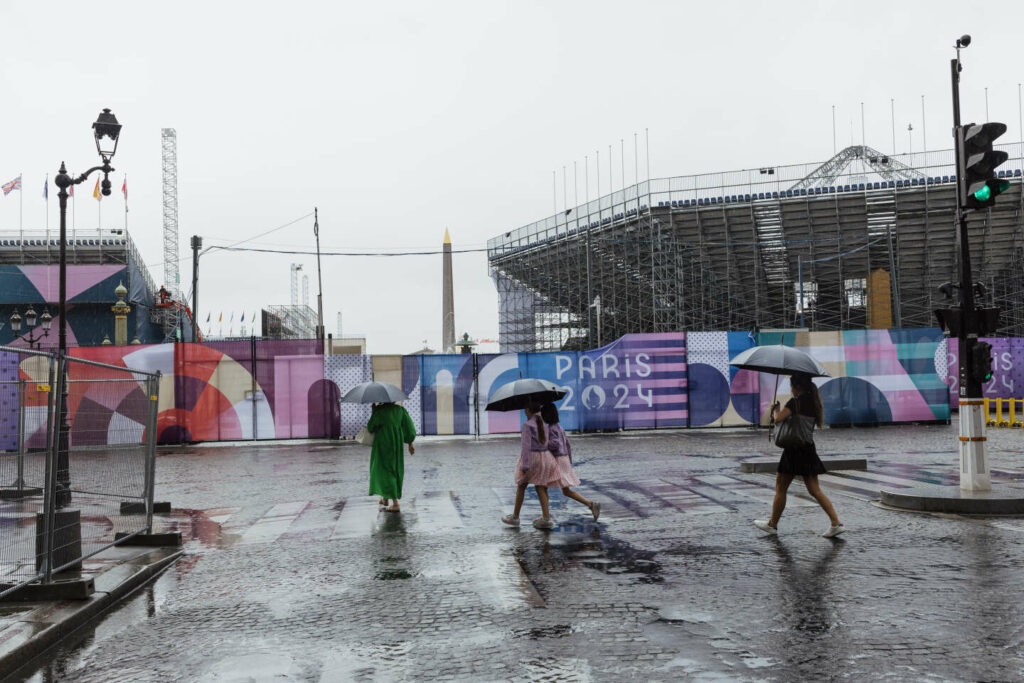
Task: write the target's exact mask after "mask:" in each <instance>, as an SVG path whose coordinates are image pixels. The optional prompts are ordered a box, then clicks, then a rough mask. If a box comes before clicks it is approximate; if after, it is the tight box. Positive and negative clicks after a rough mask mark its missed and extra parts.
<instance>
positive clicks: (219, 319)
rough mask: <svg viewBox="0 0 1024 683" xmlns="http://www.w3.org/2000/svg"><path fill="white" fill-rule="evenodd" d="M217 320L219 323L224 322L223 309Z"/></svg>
mask: <svg viewBox="0 0 1024 683" xmlns="http://www.w3.org/2000/svg"><path fill="white" fill-rule="evenodd" d="M217 322H219V323H222V322H224V311H221V312H220V315H218V316H217Z"/></svg>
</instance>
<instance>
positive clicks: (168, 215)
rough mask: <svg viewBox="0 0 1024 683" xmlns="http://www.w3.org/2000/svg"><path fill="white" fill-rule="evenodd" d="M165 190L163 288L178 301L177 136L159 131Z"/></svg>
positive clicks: (167, 129) (171, 132) (169, 129)
mask: <svg viewBox="0 0 1024 683" xmlns="http://www.w3.org/2000/svg"><path fill="white" fill-rule="evenodd" d="M160 151H161V162H162V168H163V186H164V187H163V190H164V287H166V288H167V289H168V291H170V292H171V294H172V295H173V296H174V298H175V299H179V298H180V297H181V282H180V279H179V272H180V271H179V270H178V133H177V132H176V131H175V130H174V129H173V128H162V129H160Z"/></svg>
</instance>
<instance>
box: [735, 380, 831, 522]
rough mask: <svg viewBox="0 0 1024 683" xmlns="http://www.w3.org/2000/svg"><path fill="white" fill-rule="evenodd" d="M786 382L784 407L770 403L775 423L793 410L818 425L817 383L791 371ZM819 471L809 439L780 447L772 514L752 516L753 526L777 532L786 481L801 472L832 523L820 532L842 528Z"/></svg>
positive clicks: (821, 417)
mask: <svg viewBox="0 0 1024 683" xmlns="http://www.w3.org/2000/svg"><path fill="white" fill-rule="evenodd" d="M789 385H790V387H791V390H792V393H793V398H791V399H790V400H789V401H788V402H787V403H786V407H785V408H782V409H781V410H780V409H779V404H778V403H776V404H775V405H773V406H772V417H773V418H774V420H775V423H776V424H779V423H781V422H782V421H783V420H785V419H787V418H788V417H789V416H790V415H794V414H796V415H806V416H808V417H812V418H814V423H815V424H816V425H817V426H818V427H822V426H823V425H824V424H825V411H824V409H823V408H822V406H821V396H820V395H819V394H818V387H816V386H815V385H814V382H812V381H811V377H810V375H804V374H795V375H793V376H792V377H790V379H789ZM819 474H825V466H824V465H822V464H821V458H819V457H818V451H817V449H816V448H815V447H814V442H813V441H812V442H811V443H810V444H808V445H806V446H797V447H790V448H785V449H783V451H782V459H781V460H779V469H778V474H776V475H775V500H774V501H773V502H772V518H771V519H768V520H765V519H756V520H754V526H756V527H757V528H758V529H760V530H761V531H764V532H767V533H768V534H776V533H778V529H777V526H778V524H779V518H780V517H782V511H783V510H785V509H786V492H787V491H788V490H789V485H790V484H791V483H793V477H796V476H801V477H803V478H804V486H806V487H807V492H808V493H809V494H811V496H812V497H813V498H814V500H816V501H818V505H820V506H821V508H822V509H823V510H824V511H825V514H827V515H828V518H829V521H830V522H831V523H832V526H831V528H829V530H828V531H826V532H825V533H823V534H822V536H824V537H825V538H832V537H833V536H838V535H839V534H841V533H843V532H844V531H846V529H844V528H843V525H842V524H841V523H840V522H839V517H838V515H836V510H835V508H834V507H832V501H830V500H829V499H828V496H826V495H825V492H824V491H822V490H821V485H820V484H819V483H818V475H819Z"/></svg>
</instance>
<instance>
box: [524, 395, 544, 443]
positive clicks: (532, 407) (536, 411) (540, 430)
mask: <svg viewBox="0 0 1024 683" xmlns="http://www.w3.org/2000/svg"><path fill="white" fill-rule="evenodd" d="M526 410H527V412H528V413H530V414H529V415H528V416H527V419H531V420H534V422H536V423H537V439H538V440H539V441H540V442H541V443H547V440H548V435H547V431H546V430H545V429H544V419H543V418H542V417H541V415H540V411H541V405H540V404H539V403H531V404H529V405H528V406H526ZM534 418H536V419H534Z"/></svg>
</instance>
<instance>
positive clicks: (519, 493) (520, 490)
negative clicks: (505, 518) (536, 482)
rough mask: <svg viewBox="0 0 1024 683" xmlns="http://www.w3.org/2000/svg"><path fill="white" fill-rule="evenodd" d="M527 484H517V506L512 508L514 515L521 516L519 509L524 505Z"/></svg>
mask: <svg viewBox="0 0 1024 683" xmlns="http://www.w3.org/2000/svg"><path fill="white" fill-rule="evenodd" d="M527 486H528V484H519V486H516V507H515V509H514V510H512V516H513V517H518V516H519V511H520V510H521V509H522V507H523V497H524V496H525V495H526V487H527Z"/></svg>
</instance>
